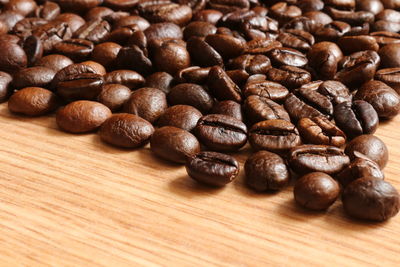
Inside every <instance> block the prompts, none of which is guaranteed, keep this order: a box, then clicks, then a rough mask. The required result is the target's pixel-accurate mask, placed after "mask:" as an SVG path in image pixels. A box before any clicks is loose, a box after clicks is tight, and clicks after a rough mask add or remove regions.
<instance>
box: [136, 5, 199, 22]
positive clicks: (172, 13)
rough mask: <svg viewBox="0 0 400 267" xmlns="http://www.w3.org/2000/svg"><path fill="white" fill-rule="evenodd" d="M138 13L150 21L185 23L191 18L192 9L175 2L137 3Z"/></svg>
mask: <svg viewBox="0 0 400 267" xmlns="http://www.w3.org/2000/svg"><path fill="white" fill-rule="evenodd" d="M138 9H139V13H140V14H141V15H142V16H143V17H144V18H145V19H147V20H148V21H149V22H151V23H158V22H172V23H175V24H177V25H179V26H184V25H186V24H187V23H188V22H189V21H190V20H191V18H192V9H191V8H190V7H188V6H186V5H178V4H175V3H161V4H146V3H143V4H139V6H138Z"/></svg>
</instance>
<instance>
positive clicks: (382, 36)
mask: <svg viewBox="0 0 400 267" xmlns="http://www.w3.org/2000/svg"><path fill="white" fill-rule="evenodd" d="M371 36H372V37H374V38H375V40H376V42H377V43H378V44H379V45H380V46H381V47H382V46H384V45H387V44H398V43H400V34H398V33H395V32H385V31H382V32H371Z"/></svg>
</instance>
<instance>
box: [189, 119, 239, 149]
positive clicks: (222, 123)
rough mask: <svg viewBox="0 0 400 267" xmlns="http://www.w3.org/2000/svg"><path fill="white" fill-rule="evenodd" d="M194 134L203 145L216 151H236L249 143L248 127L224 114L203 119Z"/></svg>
mask: <svg viewBox="0 0 400 267" xmlns="http://www.w3.org/2000/svg"><path fill="white" fill-rule="evenodd" d="M194 133H195V135H196V136H197V138H198V139H199V140H200V142H201V143H202V144H204V145H205V146H207V147H208V148H209V149H211V150H215V151H221V152H223V151H236V150H239V149H240V148H241V147H242V146H244V145H245V144H246V142H247V127H246V125H245V124H244V123H243V122H241V121H239V120H237V119H235V118H233V117H230V116H226V115H222V114H210V115H206V116H204V117H202V118H201V119H200V120H199V121H198V123H197V126H196V128H195V129H194Z"/></svg>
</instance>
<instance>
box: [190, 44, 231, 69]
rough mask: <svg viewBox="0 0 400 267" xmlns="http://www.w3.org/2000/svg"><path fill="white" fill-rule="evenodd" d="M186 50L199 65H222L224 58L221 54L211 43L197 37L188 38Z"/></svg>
mask: <svg viewBox="0 0 400 267" xmlns="http://www.w3.org/2000/svg"><path fill="white" fill-rule="evenodd" d="M187 50H188V51H189V53H190V56H191V58H192V59H193V60H194V61H195V62H196V63H197V64H198V65H199V66H202V67H211V66H215V65H219V66H223V65H224V60H223V59H222V57H221V55H220V54H219V53H218V52H217V51H216V50H215V49H214V48H213V47H212V46H211V45H209V44H208V43H207V42H205V41H204V40H202V39H201V38H199V37H192V38H190V39H189V40H188V42H187Z"/></svg>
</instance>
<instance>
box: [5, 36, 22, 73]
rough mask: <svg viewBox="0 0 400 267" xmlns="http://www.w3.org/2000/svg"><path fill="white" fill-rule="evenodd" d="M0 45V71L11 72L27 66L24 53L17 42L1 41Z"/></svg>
mask: <svg viewBox="0 0 400 267" xmlns="http://www.w3.org/2000/svg"><path fill="white" fill-rule="evenodd" d="M0 47H1V50H0V71H5V72H9V73H13V72H16V71H18V70H20V69H22V68H25V67H26V66H27V63H28V58H27V56H26V53H25V51H24V50H23V49H22V47H20V46H19V45H18V44H15V43H11V42H5V41H2V42H0Z"/></svg>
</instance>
